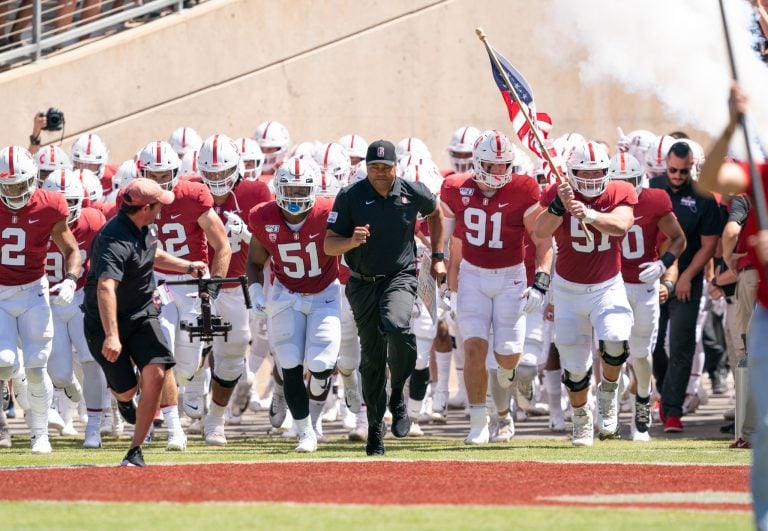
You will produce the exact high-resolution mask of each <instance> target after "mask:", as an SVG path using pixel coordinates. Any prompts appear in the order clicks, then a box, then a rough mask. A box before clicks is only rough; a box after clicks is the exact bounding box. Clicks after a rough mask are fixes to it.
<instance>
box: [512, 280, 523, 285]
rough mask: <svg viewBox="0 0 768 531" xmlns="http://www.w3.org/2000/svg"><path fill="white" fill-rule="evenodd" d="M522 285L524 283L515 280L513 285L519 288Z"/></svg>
mask: <svg viewBox="0 0 768 531" xmlns="http://www.w3.org/2000/svg"><path fill="white" fill-rule="evenodd" d="M522 283H523V281H522V280H514V281H513V282H512V284H514V285H515V286H519V285H520V284H522Z"/></svg>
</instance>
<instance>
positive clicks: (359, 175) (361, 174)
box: [349, 164, 368, 184]
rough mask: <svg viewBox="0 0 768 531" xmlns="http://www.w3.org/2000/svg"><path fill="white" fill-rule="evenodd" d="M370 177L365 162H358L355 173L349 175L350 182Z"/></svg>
mask: <svg viewBox="0 0 768 531" xmlns="http://www.w3.org/2000/svg"><path fill="white" fill-rule="evenodd" d="M367 178H368V166H366V165H365V164H358V165H357V168H356V169H355V171H354V173H352V175H351V176H350V177H349V184H354V183H356V182H357V181H363V180H365V179H367Z"/></svg>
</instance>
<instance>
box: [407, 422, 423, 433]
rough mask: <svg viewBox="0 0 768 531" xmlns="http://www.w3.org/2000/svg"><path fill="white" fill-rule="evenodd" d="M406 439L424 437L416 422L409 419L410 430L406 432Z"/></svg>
mask: <svg viewBox="0 0 768 531" xmlns="http://www.w3.org/2000/svg"><path fill="white" fill-rule="evenodd" d="M408 437H424V431H423V430H422V429H421V426H419V421H418V420H413V419H411V429H410V430H408Z"/></svg>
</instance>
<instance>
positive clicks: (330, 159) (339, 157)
mask: <svg viewBox="0 0 768 531" xmlns="http://www.w3.org/2000/svg"><path fill="white" fill-rule="evenodd" d="M315 162H317V164H318V166H320V172H321V176H322V175H329V176H332V177H334V178H335V179H336V180H337V181H339V184H340V185H342V186H344V185H346V184H347V183H348V182H349V176H350V174H351V172H352V165H351V163H350V161H349V155H347V151H346V150H345V149H344V147H343V146H342V145H341V144H336V143H335V142H332V143H330V144H323V145H322V146H321V147H320V149H319V150H318V151H316V152H315ZM318 193H319V191H318Z"/></svg>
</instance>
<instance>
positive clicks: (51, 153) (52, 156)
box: [34, 144, 72, 184]
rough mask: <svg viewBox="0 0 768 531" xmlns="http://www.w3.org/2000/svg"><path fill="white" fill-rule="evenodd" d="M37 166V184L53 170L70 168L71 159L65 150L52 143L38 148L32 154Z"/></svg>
mask: <svg viewBox="0 0 768 531" xmlns="http://www.w3.org/2000/svg"><path fill="white" fill-rule="evenodd" d="M34 158H35V162H36V163H37V167H38V168H39V169H40V175H39V176H38V184H42V182H43V181H44V180H45V178H46V177H48V175H50V173H51V172H53V171H55V170H71V169H72V161H70V160H69V155H67V152H66V151H64V150H63V149H61V148H60V147H58V146H54V145H53V144H51V145H49V146H45V147H42V148H40V150H39V151H38V152H37V153H35V155H34Z"/></svg>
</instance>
